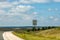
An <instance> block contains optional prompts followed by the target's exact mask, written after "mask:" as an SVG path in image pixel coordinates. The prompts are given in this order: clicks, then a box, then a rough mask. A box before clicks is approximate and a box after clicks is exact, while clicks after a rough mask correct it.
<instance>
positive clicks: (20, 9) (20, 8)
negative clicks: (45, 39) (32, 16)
mask: <svg viewBox="0 0 60 40" xmlns="http://www.w3.org/2000/svg"><path fill="white" fill-rule="evenodd" d="M33 8H34V7H32V6H30V5H28V6H24V5H19V6H17V7H13V8H12V9H11V10H10V12H11V13H24V12H27V11H29V10H31V9H33Z"/></svg>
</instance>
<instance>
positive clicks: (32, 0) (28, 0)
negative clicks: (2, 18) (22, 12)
mask: <svg viewBox="0 0 60 40" xmlns="http://www.w3.org/2000/svg"><path fill="white" fill-rule="evenodd" d="M48 2H50V0H20V3H26V4H28V3H30V4H31V3H48Z"/></svg>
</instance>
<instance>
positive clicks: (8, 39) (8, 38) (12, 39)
mask: <svg viewBox="0 0 60 40" xmlns="http://www.w3.org/2000/svg"><path fill="white" fill-rule="evenodd" d="M3 38H4V40H23V39H21V38H19V37H17V36H15V35H14V34H12V32H11V31H10V32H9V31H8V32H4V33H3Z"/></svg>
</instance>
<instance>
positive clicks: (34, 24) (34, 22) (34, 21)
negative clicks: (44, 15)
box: [33, 12, 37, 31]
mask: <svg viewBox="0 0 60 40" xmlns="http://www.w3.org/2000/svg"><path fill="white" fill-rule="evenodd" d="M33 14H34V17H33V30H34V31H35V30H36V27H37V19H36V18H37V12H34V13H33Z"/></svg>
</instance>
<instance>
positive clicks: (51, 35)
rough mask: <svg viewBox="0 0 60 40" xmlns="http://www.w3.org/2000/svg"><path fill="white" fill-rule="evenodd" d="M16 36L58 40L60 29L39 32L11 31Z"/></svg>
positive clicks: (38, 39) (30, 38) (34, 39)
mask: <svg viewBox="0 0 60 40" xmlns="http://www.w3.org/2000/svg"><path fill="white" fill-rule="evenodd" d="M13 34H15V35H16V36H18V37H20V38H23V39H25V40H60V29H50V30H45V31H39V32H29V33H28V32H25V33H19V32H13Z"/></svg>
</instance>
